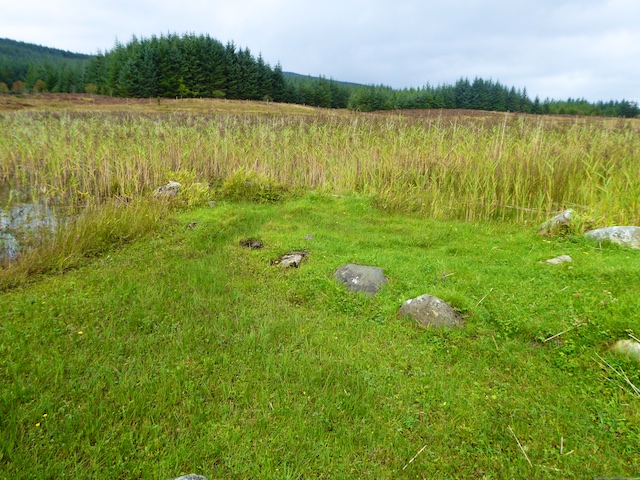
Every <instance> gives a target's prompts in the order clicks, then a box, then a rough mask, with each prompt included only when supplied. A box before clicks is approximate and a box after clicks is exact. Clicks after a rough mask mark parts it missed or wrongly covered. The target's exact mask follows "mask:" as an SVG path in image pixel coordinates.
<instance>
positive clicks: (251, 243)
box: [240, 238, 264, 250]
mask: <svg viewBox="0 0 640 480" xmlns="http://www.w3.org/2000/svg"><path fill="white" fill-rule="evenodd" d="M240 246H241V247H245V248H250V249H251V250H258V249H260V248H262V247H264V243H263V242H262V240H258V239H257V238H245V239H244V240H240Z"/></svg>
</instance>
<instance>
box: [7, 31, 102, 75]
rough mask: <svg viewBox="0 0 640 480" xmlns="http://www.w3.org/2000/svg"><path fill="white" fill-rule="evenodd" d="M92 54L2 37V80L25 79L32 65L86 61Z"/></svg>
mask: <svg viewBox="0 0 640 480" xmlns="http://www.w3.org/2000/svg"><path fill="white" fill-rule="evenodd" d="M91 58H92V55H84V54H82V53H73V52H68V51H66V50H59V49H57V48H50V47H43V46H41V45H35V44H33V43H25V42H19V41H17V40H11V39H8V38H0V82H4V83H6V84H7V85H11V84H12V83H13V82H15V81H16V80H22V81H25V79H26V77H27V74H28V72H29V67H30V66H33V67H35V66H38V67H39V66H42V65H45V64H55V65H58V64H60V63H65V64H77V63H85V62H87V61H88V60H89V59H91Z"/></svg>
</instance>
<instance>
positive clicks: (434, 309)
mask: <svg viewBox="0 0 640 480" xmlns="http://www.w3.org/2000/svg"><path fill="white" fill-rule="evenodd" d="M398 315H400V316H401V317H409V318H412V319H414V320H415V321H417V322H418V323H419V324H420V325H422V326H424V327H435V328H440V327H445V328H455V327H462V326H463V325H464V323H463V321H462V318H461V317H460V314H459V313H458V312H456V311H455V310H454V309H453V307H451V305H449V304H448V303H447V302H445V301H444V300H442V299H440V298H438V297H434V296H431V295H420V296H419V297H417V298H412V299H410V300H407V301H406V302H404V303H403V304H402V306H401V307H400V310H398Z"/></svg>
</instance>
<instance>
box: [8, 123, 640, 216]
mask: <svg viewBox="0 0 640 480" xmlns="http://www.w3.org/2000/svg"><path fill="white" fill-rule="evenodd" d="M632 122H637V121H634V120H632V121H619V122H618V121H611V120H599V119H596V120H591V119H577V120H572V121H566V120H563V121H558V120H555V119H552V118H550V117H517V116H511V115H504V116H501V117H500V116H498V117H496V116H492V117H487V118H485V119H482V118H462V117H460V118H458V119H453V120H452V119H451V118H445V117H442V116H439V115H435V114H434V115H432V116H430V117H428V118H417V119H416V118H405V117H401V116H398V115H395V116H394V115H384V116H383V115H380V116H375V115H364V114H352V115H348V116H343V117H340V116H336V115H327V116H317V117H297V116H286V115H275V116H256V115H218V116H208V115H191V114H132V113H102V114H95V113H93V114H88V113H86V114H83V113H14V114H5V115H2V116H0V178H1V179H2V180H4V181H9V182H12V183H15V184H17V185H18V184H19V185H21V186H22V187H24V186H29V187H30V188H32V189H34V191H35V192H36V193H37V194H40V195H50V196H51V195H52V196H62V197H66V198H71V199H74V200H77V201H87V200H92V201H97V202H100V201H103V200H104V199H106V198H109V197H113V196H128V197H137V196H140V195H144V194H146V193H148V192H150V191H151V190H152V189H153V188H154V187H156V186H158V185H160V184H162V183H164V182H166V181H169V180H171V179H174V178H190V179H199V181H202V182H215V181H217V180H223V179H225V178H227V177H229V176H230V175H232V174H234V173H235V172H238V171H247V172H255V173H257V174H259V175H263V176H265V177H267V178H269V179H271V180H273V181H275V182H279V183H282V184H285V185H290V186H292V187H308V188H313V189H319V190H323V191H328V192H332V193H337V194H343V193H348V192H355V193H359V194H366V195H373V196H375V198H376V202H377V204H378V205H379V206H381V207H383V208H389V209H396V210H417V211H422V212H424V213H425V214H428V215H430V216H433V217H440V218H447V217H458V218H466V219H469V220H477V219H492V218H499V219H515V220H518V221H522V220H526V219H530V220H536V221H537V220H539V219H540V218H543V217H545V216H547V215H548V214H550V213H551V212H554V211H557V210H559V209H562V208H567V207H573V208H577V209H579V210H582V211H584V212H585V213H587V214H588V215H590V216H592V217H593V218H594V219H595V220H596V221H597V222H598V223H639V222H640V200H639V199H640V161H639V160H640V156H639V154H638V152H640V148H639V147H640V136H639V135H638V133H637V130H636V129H634V127H637V125H635V124H633V123H632Z"/></svg>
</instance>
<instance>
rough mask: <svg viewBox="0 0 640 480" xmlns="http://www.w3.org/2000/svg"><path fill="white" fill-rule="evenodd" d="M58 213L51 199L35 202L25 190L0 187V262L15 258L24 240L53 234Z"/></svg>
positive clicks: (5, 185) (58, 209) (36, 199)
mask: <svg viewBox="0 0 640 480" xmlns="http://www.w3.org/2000/svg"><path fill="white" fill-rule="evenodd" d="M60 211H61V209H60V207H59V205H56V204H55V201H52V200H51V199H50V198H34V197H33V196H32V195H31V194H30V193H29V192H27V191H26V190H24V189H18V188H15V187H12V186H11V185H7V184H4V185H2V184H0V261H1V260H10V259H13V258H15V257H16V256H17V255H18V253H19V252H20V248H21V247H24V242H25V240H26V239H28V238H31V239H34V238H37V237H38V236H40V235H42V234H43V233H45V232H51V231H53V230H54V229H55V228H56V226H57V225H58V221H59V220H58V219H59V218H60V216H59V215H60Z"/></svg>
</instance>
